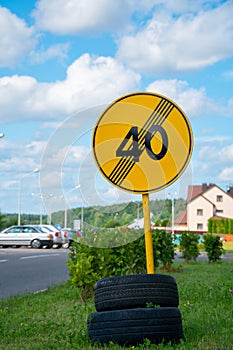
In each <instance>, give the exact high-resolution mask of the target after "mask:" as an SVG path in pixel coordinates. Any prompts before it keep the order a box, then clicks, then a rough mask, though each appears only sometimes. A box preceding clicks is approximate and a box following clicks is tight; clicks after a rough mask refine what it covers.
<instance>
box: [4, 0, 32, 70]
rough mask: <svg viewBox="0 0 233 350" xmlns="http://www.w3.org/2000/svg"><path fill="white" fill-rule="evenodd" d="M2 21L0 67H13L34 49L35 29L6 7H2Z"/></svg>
mask: <svg viewBox="0 0 233 350" xmlns="http://www.w3.org/2000/svg"><path fill="white" fill-rule="evenodd" d="M0 23H1V26H0V37H1V40H0V52H1V55H0V67H12V66H14V65H16V64H18V63H19V62H20V61H21V60H23V58H24V57H26V56H27V55H28V54H30V52H31V51H32V50H33V49H34V47H35V45H36V37H35V33H34V29H33V28H32V27H28V26H27V24H26V23H25V21H24V20H22V19H20V18H18V17H17V16H15V15H14V14H12V13H11V12H10V11H9V10H7V9H6V8H4V7H0Z"/></svg>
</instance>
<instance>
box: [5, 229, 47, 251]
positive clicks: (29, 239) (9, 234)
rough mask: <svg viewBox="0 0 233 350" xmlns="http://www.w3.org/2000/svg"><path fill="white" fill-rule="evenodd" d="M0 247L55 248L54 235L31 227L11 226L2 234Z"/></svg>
mask: <svg viewBox="0 0 233 350" xmlns="http://www.w3.org/2000/svg"><path fill="white" fill-rule="evenodd" d="M0 246H3V247H10V246H17V247H19V246H30V247H31V248H42V247H43V246H46V247H47V248H51V247H52V246H53V235H52V234H51V232H48V231H45V230H44V231H43V230H39V229H38V228H36V227H32V226H30V225H20V226H10V227H8V228H6V229H5V230H3V231H2V232H0Z"/></svg>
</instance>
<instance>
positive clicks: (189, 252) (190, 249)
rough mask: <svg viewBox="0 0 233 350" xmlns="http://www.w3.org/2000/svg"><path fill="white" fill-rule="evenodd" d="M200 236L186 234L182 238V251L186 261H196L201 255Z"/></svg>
mask: <svg viewBox="0 0 233 350" xmlns="http://www.w3.org/2000/svg"><path fill="white" fill-rule="evenodd" d="M198 241H199V235H197V234H194V233H188V232H184V233H182V235H181V237H180V251H181V253H182V255H183V258H184V259H185V261H191V260H196V259H197V257H198V255H199V248H198Z"/></svg>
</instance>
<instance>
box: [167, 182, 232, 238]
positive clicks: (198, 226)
mask: <svg viewBox="0 0 233 350" xmlns="http://www.w3.org/2000/svg"><path fill="white" fill-rule="evenodd" d="M209 218H216V219H221V218H227V219H233V187H229V188H228V189H227V191H226V192H225V191H224V190H222V189H221V188H220V187H218V186H217V185H215V184H202V185H198V186H189V187H188V195H187V205H186V211H182V212H180V213H179V215H178V217H177V218H176V220H175V222H174V226H175V227H174V228H175V231H192V232H200V233H204V232H207V231H208V220H209Z"/></svg>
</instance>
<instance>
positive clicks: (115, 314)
mask: <svg viewBox="0 0 233 350" xmlns="http://www.w3.org/2000/svg"><path fill="white" fill-rule="evenodd" d="M87 328H88V336H89V339H90V340H91V341H92V342H99V343H109V342H110V341H112V342H115V343H117V344H119V345H122V346H124V345H137V344H140V343H143V341H144V339H149V340H150V341H151V343H154V344H159V343H161V342H164V343H166V342H169V341H171V342H175V343H176V342H178V341H179V340H180V339H181V338H183V328H182V319H181V314H180V310H179V309H178V308H173V307H170V308H169V307H164V308H154V309H150V308H142V309H140V308H139V309H129V310H113V311H105V312H94V313H92V314H90V315H89V317H88V320H87Z"/></svg>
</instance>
